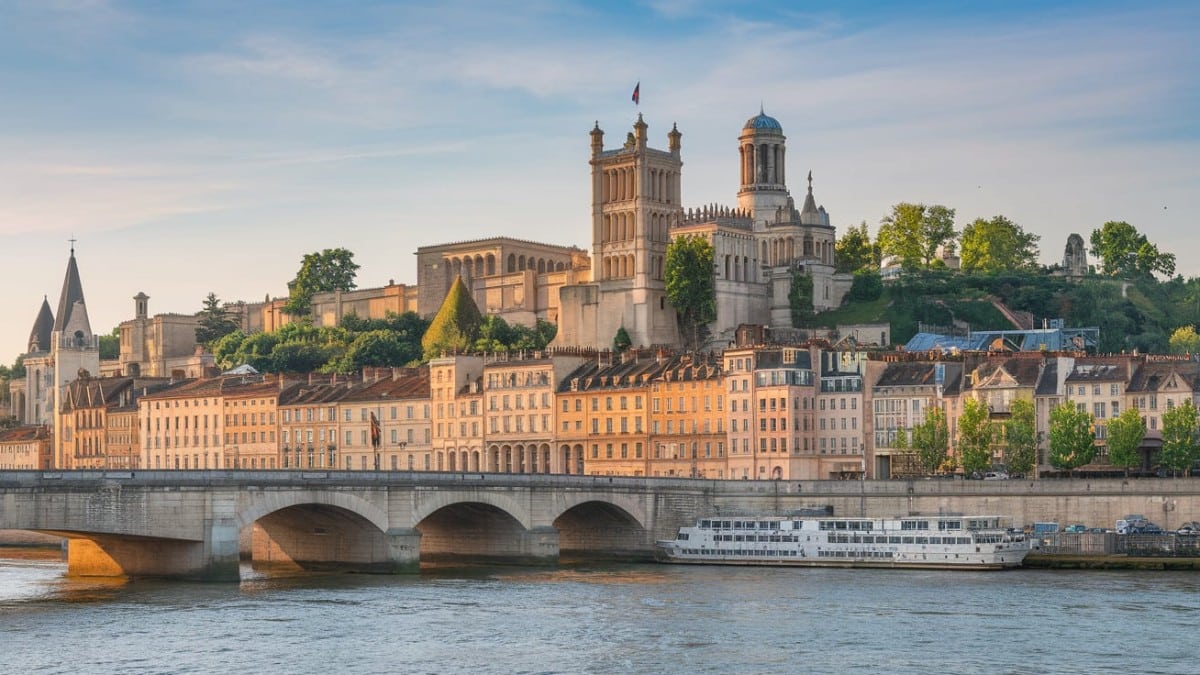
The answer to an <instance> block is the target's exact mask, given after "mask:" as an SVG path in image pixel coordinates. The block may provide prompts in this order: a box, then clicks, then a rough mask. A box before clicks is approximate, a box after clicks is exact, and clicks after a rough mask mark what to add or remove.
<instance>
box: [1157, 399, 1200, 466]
mask: <svg viewBox="0 0 1200 675" xmlns="http://www.w3.org/2000/svg"><path fill="white" fill-rule="evenodd" d="M1196 417H1197V416H1196V406H1194V405H1192V402H1191V401H1190V400H1188V401H1184V402H1183V404H1182V405H1177V406H1175V407H1174V408H1171V409H1170V410H1168V411H1166V412H1165V413H1163V428H1162V455H1161V456H1160V457H1159V463H1161V464H1162V465H1163V466H1164V467H1166V468H1168V469H1170V470H1171V471H1173V472H1175V474H1176V475H1178V474H1179V473H1180V472H1183V473H1184V475H1186V472H1187V471H1189V470H1190V469H1191V468H1192V466H1194V465H1195V464H1196V460H1198V459H1200V444H1197V442H1196Z"/></svg>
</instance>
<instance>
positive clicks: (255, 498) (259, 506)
mask: <svg viewBox="0 0 1200 675" xmlns="http://www.w3.org/2000/svg"><path fill="white" fill-rule="evenodd" d="M243 494H244V495H249V500H250V503H249V504H247V505H246V506H244V507H241V508H239V509H238V514H237V518H238V529H241V528H244V527H246V526H247V525H253V524H254V523H255V522H257V521H258V520H260V519H262V518H264V517H265V516H268V515H270V514H272V513H274V512H276V511H282V510H283V509H287V508H291V507H293V506H307V505H320V506H333V507H337V508H339V509H343V510H345V511H349V512H350V513H353V514H354V515H356V516H359V517H361V518H363V519H364V520H366V521H367V522H369V523H371V524H372V525H374V526H375V527H376V528H378V529H379V531H380V532H387V531H388V527H389V522H388V515H387V511H386V510H385V509H382V508H380V507H378V506H376V505H375V504H373V503H371V502H369V501H367V500H366V499H363V498H362V497H359V496H356V495H353V494H350V493H346V492H341V491H335V490H330V491H324V490H305V491H295V492H293V491H290V490H281V491H270V492H260V491H256V492H245V493H243Z"/></svg>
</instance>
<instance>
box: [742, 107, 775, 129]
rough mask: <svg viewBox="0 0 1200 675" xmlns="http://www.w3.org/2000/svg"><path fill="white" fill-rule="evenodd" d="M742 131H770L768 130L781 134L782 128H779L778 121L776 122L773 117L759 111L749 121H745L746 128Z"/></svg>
mask: <svg viewBox="0 0 1200 675" xmlns="http://www.w3.org/2000/svg"><path fill="white" fill-rule="evenodd" d="M742 129H743V130H751V129H770V130H773V131H778V132H781V133H782V132H783V127H782V126H780V124H779V120H777V119H775V118H774V117H771V116H770V115H767V114H766V113H763V112H761V111H760V112H759V113H758V114H757V115H755V116H754V117H751V118H750V119H748V120H746V126H744V127H742Z"/></svg>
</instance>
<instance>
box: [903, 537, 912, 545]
mask: <svg viewBox="0 0 1200 675" xmlns="http://www.w3.org/2000/svg"><path fill="white" fill-rule="evenodd" d="M900 543H902V544H911V543H913V538H912V537H902V538H901V542H900Z"/></svg>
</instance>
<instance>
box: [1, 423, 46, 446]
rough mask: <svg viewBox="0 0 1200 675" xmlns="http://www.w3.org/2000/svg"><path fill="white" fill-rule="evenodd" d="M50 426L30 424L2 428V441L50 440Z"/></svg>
mask: <svg viewBox="0 0 1200 675" xmlns="http://www.w3.org/2000/svg"><path fill="white" fill-rule="evenodd" d="M50 436H51V434H50V427H45V426H40V425H29V426H23V427H15V428H12V429H4V430H0V443H25V442H28V441H36V440H49V439H50Z"/></svg>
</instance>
